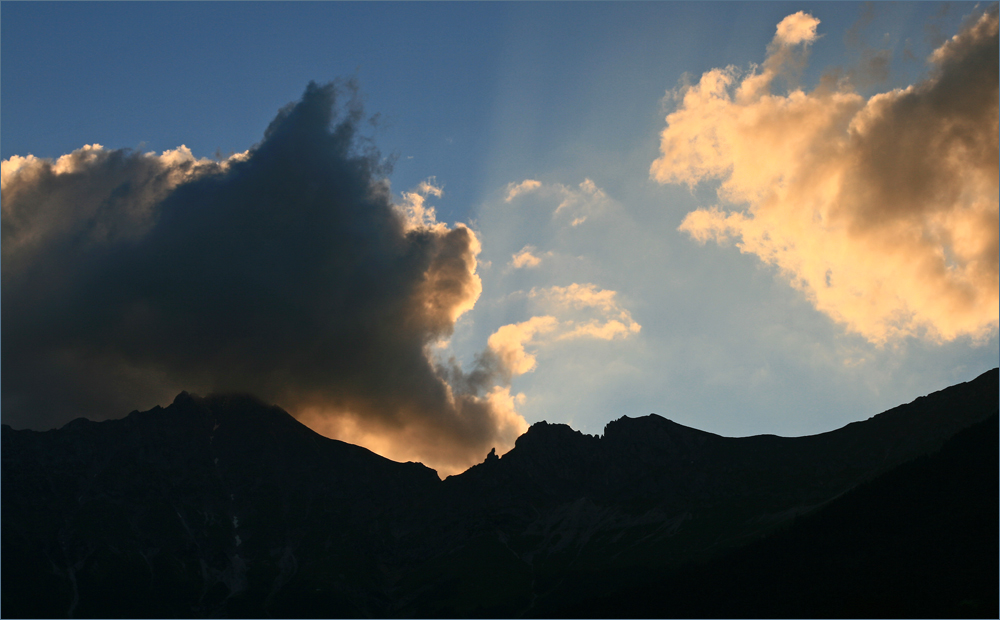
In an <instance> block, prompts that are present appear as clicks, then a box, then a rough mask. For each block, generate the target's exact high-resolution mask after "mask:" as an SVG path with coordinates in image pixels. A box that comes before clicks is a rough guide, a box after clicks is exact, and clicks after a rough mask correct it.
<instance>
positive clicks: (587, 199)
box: [504, 178, 609, 228]
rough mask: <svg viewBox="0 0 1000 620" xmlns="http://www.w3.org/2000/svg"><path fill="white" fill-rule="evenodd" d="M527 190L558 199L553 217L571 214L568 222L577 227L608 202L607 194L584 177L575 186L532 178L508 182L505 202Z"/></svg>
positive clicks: (527, 191) (602, 208) (525, 192)
mask: <svg viewBox="0 0 1000 620" xmlns="http://www.w3.org/2000/svg"><path fill="white" fill-rule="evenodd" d="M529 192H532V193H536V194H539V195H540V196H542V197H543V198H546V199H549V200H553V201H558V202H557V203H556V208H555V210H554V211H553V212H552V217H553V219H555V218H559V217H563V216H571V219H570V221H569V224H570V226H571V227H574V228H575V227H577V226H579V225H580V224H583V223H584V222H586V221H587V218H588V217H589V216H591V215H593V214H595V213H599V212H601V211H603V210H604V209H605V207H606V206H607V204H608V201H609V198H608V195H607V194H606V193H605V192H604V190H603V189H601V188H600V187H597V185H596V184H595V183H594V182H593V181H592V180H591V179H588V178H585V179H584V180H583V181H582V182H581V183H580V184H579V185H577V186H576V187H571V186H569V185H564V184H562V183H545V184H543V183H542V182H540V181H535V180H532V179H529V180H526V181H522V182H521V183H517V184H515V183H508V184H507V193H506V197H505V198H504V201H505V202H511V201H513V200H514V199H515V198H516V197H518V196H521V195H523V194H527V193H529Z"/></svg>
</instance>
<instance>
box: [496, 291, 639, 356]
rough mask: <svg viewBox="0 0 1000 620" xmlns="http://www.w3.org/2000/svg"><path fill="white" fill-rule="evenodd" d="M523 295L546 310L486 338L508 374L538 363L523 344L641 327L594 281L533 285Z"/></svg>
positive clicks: (607, 335) (620, 334)
mask: <svg viewBox="0 0 1000 620" xmlns="http://www.w3.org/2000/svg"><path fill="white" fill-rule="evenodd" d="M526 296H527V298H528V299H530V300H532V301H533V302H534V304H535V305H536V306H537V307H538V308H540V309H543V310H546V311H548V313H547V314H544V315H538V316H533V317H531V318H530V319H528V320H527V321H523V322H521V323H514V324H510V325H504V326H503V327H501V328H500V329H498V330H497V331H496V332H494V333H493V335H491V336H490V337H489V341H488V346H489V350H490V351H492V352H493V353H494V354H495V355H496V356H497V357H498V358H499V360H500V362H501V363H502V364H503V367H504V368H505V369H506V371H507V372H508V373H509V374H510V375H511V376H518V375H523V374H525V373H528V372H531V371H533V370H534V369H535V367H536V366H537V359H536V357H535V355H534V354H533V353H532V352H530V351H528V349H527V348H526V347H529V346H530V347H539V346H545V345H548V344H551V343H554V342H558V341H563V340H573V339H578V338H594V339H598V340H614V339H616V338H627V337H629V336H632V335H634V334H638V333H639V331H640V330H641V329H642V326H641V325H639V324H638V323H637V322H636V321H635V320H633V318H632V315H631V313H630V312H629V311H628V310H626V309H625V308H622V307H621V306H620V305H619V304H618V301H617V299H616V296H617V293H616V292H615V291H611V290H602V289H599V288H597V287H596V286H595V285H594V284H570V285H569V286H551V287H546V288H533V289H531V291H529V292H528V293H527V295H526Z"/></svg>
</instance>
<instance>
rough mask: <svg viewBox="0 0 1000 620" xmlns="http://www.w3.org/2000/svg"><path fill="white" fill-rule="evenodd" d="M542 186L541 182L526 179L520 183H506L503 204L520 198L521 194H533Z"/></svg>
mask: <svg viewBox="0 0 1000 620" xmlns="http://www.w3.org/2000/svg"><path fill="white" fill-rule="evenodd" d="M541 186H542V183H541V181H535V180H534V179H526V180H524V181H521V182H520V183H517V184H514V183H508V184H507V197H506V198H504V201H505V202H510V201H512V200H514V199H515V198H517V197H518V196H520V195H521V194H527V193H529V192H533V191H535V190H536V189H538V188H539V187H541Z"/></svg>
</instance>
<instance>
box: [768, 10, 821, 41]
mask: <svg viewBox="0 0 1000 620" xmlns="http://www.w3.org/2000/svg"><path fill="white" fill-rule="evenodd" d="M817 26H819V20H818V19H816V18H815V17H813V16H812V15H810V14H808V13H806V12H804V11H799V12H798V13H793V14H791V15H789V16H788V17H786V18H785V19H783V20H781V21H780V22H778V27H777V29H776V30H775V34H774V45H798V44H799V43H811V42H813V41H815V40H816V27H817Z"/></svg>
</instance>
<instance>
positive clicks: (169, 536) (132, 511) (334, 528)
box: [0, 369, 998, 617]
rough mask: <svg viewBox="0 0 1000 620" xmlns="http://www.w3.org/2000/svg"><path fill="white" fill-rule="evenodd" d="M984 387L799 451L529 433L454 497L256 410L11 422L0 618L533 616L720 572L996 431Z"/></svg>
mask: <svg viewBox="0 0 1000 620" xmlns="http://www.w3.org/2000/svg"><path fill="white" fill-rule="evenodd" d="M997 379H998V370H997V369H994V370H992V371H989V372H987V373H984V374H983V375H981V376H980V377H978V378H977V379H975V380H973V381H970V382H966V383H962V384H958V385H956V386H952V387H950V388H946V389H945V390H942V391H939V392H935V393H933V394H930V395H928V396H926V397H921V398H918V399H916V400H914V401H913V402H911V403H909V404H906V405H901V406H900V407H896V408H893V409H891V410H889V411H888V412H885V413H883V414H879V415H876V416H873V417H872V418H870V419H869V420H865V421H863V422H857V423H852V424H849V425H847V426H845V427H842V428H840V429H837V430H835V431H830V432H827V433H821V434H819V435H812V436H806V437H796V438H783V437H777V436H773V435H757V436H752V437H743V438H728V437H722V436H719V435H715V434H712V433H707V432H704V431H700V430H697V429H692V428H689V427H686V426H683V425H680V424H677V423H675V422H672V421H670V420H667V419H666V418H663V417H661V416H658V415H655V414H654V415H651V416H643V417H640V418H629V417H627V416H623V417H622V418H619V419H617V420H614V421H612V422H609V423H608V425H607V426H606V428H605V432H604V433H603V434H602V435H601V436H593V435H585V434H583V433H580V432H579V431H575V430H573V429H571V428H570V427H569V426H567V425H564V424H550V423H547V422H545V423H536V424H534V425H532V426H531V427H530V428H529V430H528V431H527V432H526V433H525V434H523V435H522V436H521V437H519V438H518V440H517V442H516V443H515V447H514V448H513V449H512V450H510V451H509V452H507V453H506V454H504V455H503V456H500V457H498V456H497V455H496V453H495V451H491V453H490V454H489V455H487V457H486V458H485V460H484V461H483V462H482V463H479V464H477V465H474V466H473V467H471V468H470V469H469V470H467V471H466V472H463V473H462V474H459V475H455V476H449V477H448V478H446V479H444V480H441V479H439V478H438V476H437V474H436V472H434V470H432V469H430V468H427V467H425V466H424V465H422V464H419V463H397V462H394V461H391V460H389V459H385V458H384V457H381V456H379V455H377V454H375V453H373V452H371V451H369V450H367V449H365V448H361V447H358V446H353V445H351V444H347V443H344V442H340V441H337V440H332V439H328V438H325V437H322V436H321V435H319V434H317V433H315V432H313V431H312V430H310V429H308V428H306V427H305V426H303V425H301V424H300V423H298V422H297V421H296V420H295V419H294V418H293V417H292V416H291V415H290V414H288V413H287V412H285V411H283V410H282V409H280V408H279V407H276V406H274V405H268V404H266V403H263V402H262V401H260V400H259V399H256V398H254V397H252V396H247V395H215V396H207V397H197V396H193V395H190V394H187V393H181V394H179V395H178V396H177V398H175V399H174V402H173V403H171V404H170V405H169V406H167V407H165V408H161V407H154V408H153V409H150V410H148V411H146V412H138V411H133V412H132V413H130V414H129V415H128V416H126V417H125V418H122V419H118V420H107V421H104V422H90V421H86V420H83V419H77V420H74V421H72V422H69V423H67V424H66V425H64V426H63V427H62V428H61V429H58V430H50V431H28V430H13V429H11V428H10V427H9V426H7V425H3V429H2V439H3V451H2V458H3V470H2V473H3V503H2V515H3V540H4V545H3V561H4V562H5V563H7V565H8V566H12V565H17V566H23V567H25V568H24V570H23V571H18V572H17V573H16V574H12V572H11V571H5V573H4V577H3V582H2V596H0V604H2V609H0V612H2V614H3V615H4V616H26V617H31V616H52V617H55V616H84V617H85V616H122V615H128V616H133V617H148V616H151V615H158V616H176V617H203V616H214V615H220V614H221V615H239V616H254V615H261V614H270V615H279V616H298V617H319V616H359V617H385V616H418V617H427V616H446V615H460V616H468V615H499V616H532V615H539V614H544V613H545V610H546V609H548V610H553V609H562V608H566V607H567V606H568V605H571V604H572V601H573V600H575V599H578V598H579V597H580V596H581V593H584V594H588V595H592V594H594V593H599V592H605V593H610V592H614V591H617V590H620V589H621V588H624V587H626V586H627V585H628V583H629V580H633V581H634V580H637V579H642V578H643V575H644V574H647V573H648V572H649V571H651V570H652V571H660V570H673V569H676V568H677V567H680V566H683V565H684V563H686V562H705V561H709V560H711V559H712V558H715V557H720V554H722V553H723V552H725V551H726V550H728V549H733V548H737V547H740V546H742V545H744V544H746V543H748V542H752V541H755V540H760V539H761V538H762V537H764V536H768V535H769V534H770V533H772V532H775V531H778V530H780V529H781V528H783V527H786V526H787V525H788V524H791V523H793V522H794V521H795V520H796V518H797V517H800V516H802V515H806V514H810V513H813V512H815V511H816V510H819V509H821V507H822V506H825V505H830V504H831V503H834V504H835V503H836V502H838V501H839V499H838V498H841V497H843V496H844V494H845V493H847V492H849V491H850V490H851V489H854V488H857V487H858V486H859V485H861V484H864V483H865V482H866V481H870V480H873V479H879V476H881V475H883V474H885V473H886V472H889V471H892V470H893V469H894V468H896V467H898V466H899V465H900V464H901V463H906V462H910V461H912V460H913V459H915V458H918V457H920V456H922V455H926V454H931V453H934V452H935V450H937V449H938V448H940V447H941V445H943V444H944V443H945V442H946V441H948V440H949V438H950V437H951V436H953V435H955V434H956V433H957V432H958V431H960V430H961V429H962V428H968V427H970V426H972V425H974V424H976V423H977V422H981V421H982V420H984V419H987V418H989V417H990V416H994V415H996V412H997V393H998V392H997V391H998V385H997V383H998V382H997ZM568 575H578V576H579V575H590V577H586V578H585V579H584V578H581V579H583V581H580V582H575V581H573V580H572V579H569V578H568V577H567V576H568ZM582 583H583V584H586V585H581V584H582ZM126 585H127V586H128V588H129V592H127V593H123V588H125V587H126ZM581 588H582V589H581Z"/></svg>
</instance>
